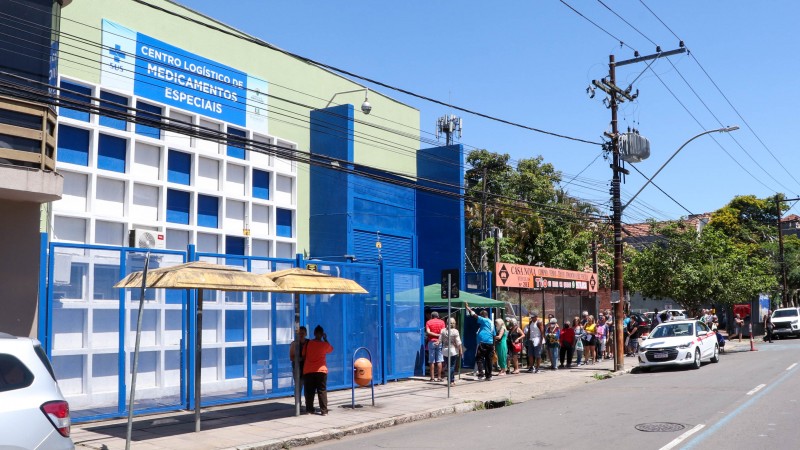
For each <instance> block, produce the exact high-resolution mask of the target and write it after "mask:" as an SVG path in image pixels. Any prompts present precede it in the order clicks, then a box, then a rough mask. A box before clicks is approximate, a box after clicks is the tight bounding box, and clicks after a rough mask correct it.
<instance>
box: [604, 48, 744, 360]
mask: <svg viewBox="0 0 800 450" xmlns="http://www.w3.org/2000/svg"><path fill="white" fill-rule="evenodd" d="M611 67H612V71H611V74H612V75H614V71H613V67H614V57H613V55H612V56H611ZM611 82H612V84H614V83H615V77H614V76H612V77H611ZM611 117H612V130H613V133H612V136H613V149H612V150H613V155H614V162H613V164H612V167H613V168H614V178H613V179H612V194H613V213H614V215H613V225H614V282H613V289H614V291H616V294H617V296H618V298H617V302H616V304H615V305H614V324H615V325H616V327H615V329H614V334H615V338H616V339H615V342H614V346H615V348H614V370H615V371H617V370H622V369H623V368H624V364H625V363H624V361H625V359H624V358H623V357H622V354H623V353H624V348H623V343H622V337H623V332H622V323H623V306H622V297H623V296H624V284H623V278H624V277H623V261H622V212H623V210H624V209H625V208H626V207H627V206H628V205H630V204H631V202H632V201H633V200H634V199H635V198H636V196H638V195H639V193H640V192H642V190H643V189H644V188H645V187H646V186H647V185H648V184H650V183H651V182H652V181H653V178H655V177H656V175H658V174H659V173H660V172H661V170H662V169H664V167H665V166H666V165H667V164H669V162H670V161H672V159H673V158H675V155H677V154H678V152H680V151H681V150H683V148H684V147H686V145H687V144H689V142H692V141H693V140H695V139H697V138H699V137H700V136H703V135H706V134H709V133H716V132H719V133H727V132H730V131H735V130H738V129H739V127H738V126H732V127H723V128H718V129H715V130H707V131H703V132H702V133H699V134H697V135H695V136H693V137H692V138H691V139H689V140H688V141H686V142H684V143H683V145H681V146H680V147H679V148H678V150H676V151H675V153H673V154H672V156H670V157H669V159H668V160H667V161H666V162H665V163H664V164H662V165H661V167H659V169H658V170H657V171H656V173H655V174H654V175H653V176H652V177H650V178H648V179H647V183H645V184H644V186H642V187H641V189H639V191H637V192H636V194H634V195H633V197H631V199H630V200H628V203H626V204H625V206H623V205H622V202H621V201H620V181H621V179H620V172H622V171H623V169H622V168H621V167H620V165H619V160H620V150H619V136H618V135H617V107H616V98H615V97H614V96H612V108H611ZM613 294H614V292H613V291H612V298H613V297H614V295H613Z"/></svg>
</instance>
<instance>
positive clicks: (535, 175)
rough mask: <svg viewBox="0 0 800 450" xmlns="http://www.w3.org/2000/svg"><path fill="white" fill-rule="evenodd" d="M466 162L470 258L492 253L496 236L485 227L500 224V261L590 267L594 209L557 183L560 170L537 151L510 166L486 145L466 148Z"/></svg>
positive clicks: (490, 265)
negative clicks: (489, 150)
mask: <svg viewBox="0 0 800 450" xmlns="http://www.w3.org/2000/svg"><path fill="white" fill-rule="evenodd" d="M467 163H468V164H469V165H471V166H472V167H471V169H469V170H468V171H467V172H466V176H465V184H466V190H467V201H466V203H465V214H466V218H467V226H468V237H467V239H468V245H467V248H468V250H467V251H468V258H469V259H470V260H472V261H480V253H481V252H482V251H483V252H485V253H488V254H490V255H491V254H493V248H494V238H492V237H490V236H489V235H490V234H491V233H488V231H489V230H491V228H493V227H498V228H500V229H501V230H503V239H502V240H501V242H500V260H501V261H504V262H511V263H518V264H536V263H541V264H543V265H545V266H548V267H558V268H561V269H570V270H585V269H587V268H589V267H591V243H592V239H593V237H596V235H597V234H598V230H592V229H590V227H589V224H590V223H591V221H590V220H589V218H590V217H591V216H593V215H596V214H597V211H596V209H595V208H594V207H593V206H592V205H591V204H589V203H587V202H584V201H581V200H579V199H576V198H573V197H571V196H570V195H569V194H567V193H566V192H565V191H564V190H563V189H561V188H560V187H559V184H560V182H561V173H560V172H558V171H557V170H555V168H554V167H553V165H552V164H550V163H547V162H545V161H544V159H543V158H542V157H541V156H538V157H536V158H528V159H523V160H520V161H519V162H518V163H517V165H516V167H512V166H511V164H510V163H509V156H508V155H505V154H504V155H500V154H496V153H491V152H488V151H486V150H475V151H472V152H470V153H469V155H468V156H467ZM484 177H485V178H484ZM484 185H485V191H486V197H485V198H486V201H485V202H484ZM605 228H606V227H601V229H600V231H602V230H605ZM601 259H603V258H602V257H601ZM491 262H492V263H494V261H493V260H492V261H491ZM488 267H489V268H490V269H491V267H492V264H488ZM600 278H601V279H603V277H602V276H601V277H600Z"/></svg>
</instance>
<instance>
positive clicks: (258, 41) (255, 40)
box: [133, 0, 602, 145]
mask: <svg viewBox="0 0 800 450" xmlns="http://www.w3.org/2000/svg"><path fill="white" fill-rule="evenodd" d="M133 1H134V2H136V3H139V4H141V5H144V6H147V7H149V8H153V9H155V10H158V11H161V12H164V13H166V14H169V15H171V16H174V17H179V18H181V19H183V20H187V21H189V22H193V23H196V24H198V25H201V26H204V27H206V28H209V29H212V30H214V31H218V32H220V33H225V34H227V35H229V36H233V37H236V38H238V39H242V40H245V41H248V42H250V43H253V44H256V45H259V46H262V47H266V48H269V49H271V50H275V51H278V52H281V53H283V54H285V55H288V56H291V57H293V58H297V59H299V60H301V61H304V62H306V63H309V64H314V65H317V66H319V67H324V68H326V69H329V70H332V71H334V72H338V73H342V74H345V75H347V76H350V77H353V78H356V79H359V80H362V81H366V82H369V83H372V84H374V85H376V86H381V87H384V88H386V89H391V90H393V91H396V92H400V93H403V94H406V95H409V96H411V97H415V98H418V99H420V100H425V101H427V102H430V103H435V104H437V105H441V106H446V107H448V108H452V109H456V110H458V111H462V112H465V113H468V114H472V115H474V116H478V117H482V118H484V119H488V120H492V121H495V122H499V123H503V124H506V125H511V126H513V127H517V128H522V129H524V130H529V131H533V132H536V133H541V134H546V135H549V136H553V137H558V138H562V139H567V140H571V141H576V142H582V143H585V144H592V145H602V143H601V142H594V141H589V140H586V139H580V138H576V137H572V136H567V135H564V134H559V133H555V132H552V131H546V130H543V129H540V128H536V127H532V126H528V125H523V124H520V123H517V122H512V121H510V120H506V119H501V118H499V117H495V116H491V115H489V114H484V113H481V112H478V111H475V110H471V109H468V108H465V107H462V106H458V105H454V104H451V103H448V102H444V101H441V100H437V99H434V98H432V97H427V96H425V95H421V94H417V93H415V92H413V91H409V90H407V89H403V88H400V87H397V86H393V85H390V84H388V83H383V82H381V81H378V80H375V79H372V78H369V77H366V76H363V75H358V74H356V73H353V72H350V71H348V70H345V69H342V68H339V67H336V66H332V65H330V64H325V63H323V62H320V61H316V60H314V59H311V58H307V57H305V56H301V55H298V54H296V53H292V52H290V51H288V50H284V49H281V48H279V47H275V46H274V45H272V44H270V43H268V42H265V41H262V40H261V39H258V38H255V37H252V36H249V35H246V34H244V33H242V32H239V33H233V32H231V31H228V30H225V29H223V28H220V27H217V26H214V25H211V24H209V23H205V22H202V21H200V20H197V19H193V18H191V17H188V16H185V15H182V14H179V13H177V12H175V11H170V10H168V9H165V8H162V7H160V6H156V5H153V4H151V3H148V2H146V1H143V0H133Z"/></svg>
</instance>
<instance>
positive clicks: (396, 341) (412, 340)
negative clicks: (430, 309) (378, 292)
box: [384, 267, 425, 380]
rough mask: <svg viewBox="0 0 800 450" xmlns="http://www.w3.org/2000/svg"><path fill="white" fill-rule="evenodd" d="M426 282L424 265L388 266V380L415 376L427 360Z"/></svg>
mask: <svg viewBox="0 0 800 450" xmlns="http://www.w3.org/2000/svg"><path fill="white" fill-rule="evenodd" d="M423 282H424V277H423V271H422V270H420V269H404V268H398V267H387V268H385V270H384V292H385V299H386V302H385V305H384V311H385V312H384V314H385V317H386V318H387V320H386V321H385V322H384V323H386V325H387V326H386V330H385V333H384V355H385V356H384V360H385V362H386V366H387V368H386V379H387V380H397V379H400V378H408V377H410V376H413V375H414V370H415V368H416V367H417V366H420V365H421V364H422V363H423V362H424V358H425V350H424V348H423V345H424V334H423V329H424V325H423V320H424V309H423V301H424V293H423V288H424V286H423Z"/></svg>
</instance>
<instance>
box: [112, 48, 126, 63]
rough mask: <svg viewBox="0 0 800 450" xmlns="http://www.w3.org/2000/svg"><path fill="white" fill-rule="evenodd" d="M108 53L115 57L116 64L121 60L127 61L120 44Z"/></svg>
mask: <svg viewBox="0 0 800 450" xmlns="http://www.w3.org/2000/svg"><path fill="white" fill-rule="evenodd" d="M108 53H109V54H111V56H113V57H114V62H115V63H118V62H119V61H120V58H122V59H125V52H123V51H122V49H121V48H120V46H119V44H117V45H115V46H114V48H112V49H109V50H108Z"/></svg>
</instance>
